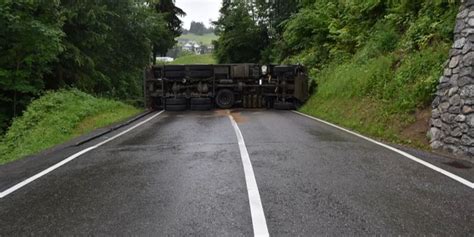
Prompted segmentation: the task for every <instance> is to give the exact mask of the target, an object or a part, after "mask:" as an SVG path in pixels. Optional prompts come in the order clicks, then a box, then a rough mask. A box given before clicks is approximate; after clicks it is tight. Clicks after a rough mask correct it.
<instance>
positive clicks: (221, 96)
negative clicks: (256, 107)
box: [216, 89, 235, 109]
mask: <svg viewBox="0 0 474 237" xmlns="http://www.w3.org/2000/svg"><path fill="white" fill-rule="evenodd" d="M234 102H235V96H234V92H232V91H231V90H229V89H222V90H220V91H218V92H217V95H216V104H217V106H218V107H219V108H221V109H230V108H231V107H232V106H233V105H234Z"/></svg>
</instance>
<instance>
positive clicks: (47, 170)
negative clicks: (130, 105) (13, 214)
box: [0, 110, 164, 199]
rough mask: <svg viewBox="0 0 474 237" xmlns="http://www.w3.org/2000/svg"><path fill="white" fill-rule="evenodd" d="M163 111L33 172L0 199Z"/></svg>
mask: <svg viewBox="0 0 474 237" xmlns="http://www.w3.org/2000/svg"><path fill="white" fill-rule="evenodd" d="M163 112H164V110H162V111H160V112H158V113H156V114H155V115H153V116H151V117H150V118H148V119H146V120H144V121H142V122H140V123H138V124H136V125H134V126H133V127H130V128H129V129H127V130H125V131H123V132H121V133H119V134H117V135H115V136H113V137H111V138H109V139H107V140H105V141H102V142H100V143H98V144H96V145H94V146H91V147H88V148H86V149H84V150H81V151H79V152H77V153H75V154H73V155H71V156H69V157H67V158H66V159H64V160H62V161H60V162H58V163H56V164H54V165H53V166H50V167H49V168H47V169H45V170H43V171H41V172H39V173H37V174H35V175H33V176H31V177H29V178H27V179H25V180H23V181H21V182H20V183H17V184H15V185H14V186H12V187H10V188H8V189H7V190H5V191H3V192H1V193H0V199H1V198H4V197H6V196H7V195H9V194H11V193H13V192H15V191H16V190H18V189H20V188H22V187H24V186H26V185H28V184H29V183H31V182H33V181H35V180H37V179H39V178H41V177H42V176H44V175H46V174H48V173H50V172H51V171H53V170H55V169H57V168H59V167H61V166H63V165H65V164H66V163H68V162H70V161H72V160H74V159H76V158H77V157H79V156H81V155H84V154H85V153H87V152H89V151H92V150H94V149H96V148H97V147H100V146H102V145H104V144H105V143H107V142H110V141H112V140H114V139H116V138H118V137H120V136H122V135H124V134H125V133H128V132H130V131H132V130H133V129H135V128H137V127H139V126H141V125H143V124H144V123H147V122H148V121H150V120H152V119H154V118H156V117H157V116H158V115H160V114H161V113H163Z"/></svg>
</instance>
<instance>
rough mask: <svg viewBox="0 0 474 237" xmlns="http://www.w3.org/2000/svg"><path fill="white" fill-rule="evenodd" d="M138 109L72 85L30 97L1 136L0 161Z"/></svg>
mask: <svg viewBox="0 0 474 237" xmlns="http://www.w3.org/2000/svg"><path fill="white" fill-rule="evenodd" d="M139 112H140V110H139V109H137V108H135V107H133V106H130V105H127V104H124V103H122V102H118V101H113V100H108V99H102V98H96V97H93V96H91V95H88V94H86V93H84V92H81V91H78V90H75V89H72V90H60V91H56V92H48V93H46V94H45V95H43V96H42V97H40V98H39V99H37V100H35V101H33V102H32V103H31V104H30V105H29V106H28V108H27V110H26V111H25V113H24V114H23V115H22V116H21V117H18V118H16V119H15V120H14V121H13V123H12V126H11V127H10V128H9V129H8V131H7V132H6V134H5V135H4V136H3V137H2V138H1V140H0V164H4V163H7V162H11V161H14V160H17V159H20V158H22V157H24V156H27V155H31V154H35V153H38V152H40V151H42V150H44V149H47V148H50V147H53V146H55V145H57V144H61V143H64V142H65V141H68V140H70V139H72V138H74V137H77V136H80V135H82V134H84V133H87V132H90V131H92V130H94V129H97V128H100V127H104V126H107V125H110V124H112V123H115V122H119V121H122V120H124V119H126V118H128V117H130V116H133V115H136V114H138V113H139Z"/></svg>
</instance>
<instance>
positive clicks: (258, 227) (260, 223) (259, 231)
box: [229, 114, 270, 237]
mask: <svg viewBox="0 0 474 237" xmlns="http://www.w3.org/2000/svg"><path fill="white" fill-rule="evenodd" d="M229 118H230V121H231V122H232V127H234V131H235V135H236V136H237V140H238V142H239V150H240V156H241V157H242V165H243V166H244V173H245V183H246V184H247V193H248V196H249V205H250V214H251V215H252V224H253V234H254V236H262V237H263V236H270V234H269V233H268V228H267V221H266V219H265V213H264V212H263V207H262V200H261V199H260V193H259V192H258V186H257V181H256V180H255V174H254V173H253V168H252V162H250V156H249V153H248V151H247V147H246V146H245V141H244V137H243V136H242V132H241V131H240V129H239V126H238V125H237V122H236V121H235V119H234V117H232V115H230V114H229Z"/></svg>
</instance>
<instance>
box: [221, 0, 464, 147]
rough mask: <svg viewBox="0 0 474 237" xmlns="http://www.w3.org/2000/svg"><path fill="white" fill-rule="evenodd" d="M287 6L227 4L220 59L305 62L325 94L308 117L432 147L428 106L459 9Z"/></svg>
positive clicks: (385, 4)
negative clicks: (428, 128) (429, 136)
mask: <svg viewBox="0 0 474 237" xmlns="http://www.w3.org/2000/svg"><path fill="white" fill-rule="evenodd" d="M282 4H283V3H281V2H280V1H276V2H267V1H259V0H255V1H233V2H231V1H224V3H223V6H222V9H221V17H220V19H219V20H218V21H217V22H216V23H217V24H216V32H217V35H218V36H220V38H219V39H218V40H217V41H216V42H215V48H216V52H215V55H216V58H217V60H218V61H219V62H225V63H228V62H255V61H257V62H261V63H302V64H304V65H305V66H306V67H307V68H308V69H309V74H310V76H311V78H312V79H313V80H315V82H316V83H317V85H318V87H317V88H316V90H315V93H314V94H313V95H312V97H311V99H310V100H309V101H308V102H307V103H306V105H304V106H303V107H302V108H301V111H302V112H305V113H307V114H311V115H314V116H317V117H320V118H323V119H326V120H329V121H331V122H334V123H337V124H340V125H342V126H345V127H349V128H351V129H354V130H357V131H359V132H361V133H364V134H367V135H371V136H374V137H378V138H382V139H384V140H387V141H391V142H398V143H406V144H411V145H413V146H416V147H427V139H426V137H425V134H426V131H427V127H428V121H427V119H428V117H429V115H430V111H431V110H430V103H431V101H432V99H433V97H434V92H435V88H436V86H437V83H438V79H439V77H440V76H441V74H442V69H443V67H442V65H443V63H444V62H445V60H446V59H447V57H448V51H449V49H450V46H451V44H452V39H453V33H452V32H453V29H454V23H455V17H456V14H457V12H458V7H459V3H458V2H457V1H453V0H437V1H421V0H416V1H376V0H371V1H338V0H305V1H297V0H295V1H291V0H290V1H285V4H290V5H291V6H295V7H294V8H292V7H288V8H287V11H283V9H282V8H281V7H282ZM278 13H283V14H278ZM288 13H294V14H292V15H288ZM236 19H242V20H241V21H239V22H238V23H235V22H236ZM260 43H261V44H260ZM236 48H238V49H239V50H235V49H236ZM240 48H241V49H240ZM235 52H244V53H243V54H239V53H235Z"/></svg>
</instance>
